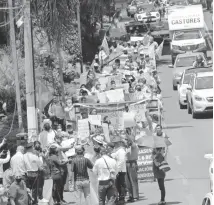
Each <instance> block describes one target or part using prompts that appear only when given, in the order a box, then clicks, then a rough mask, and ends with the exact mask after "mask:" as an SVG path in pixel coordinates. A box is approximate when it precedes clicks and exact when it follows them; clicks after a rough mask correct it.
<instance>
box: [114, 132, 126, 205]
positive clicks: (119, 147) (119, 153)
mask: <svg viewBox="0 0 214 205" xmlns="http://www.w3.org/2000/svg"><path fill="white" fill-rule="evenodd" d="M112 143H114V144H115V150H116V151H115V152H114V153H112V155H111V156H112V158H113V159H115V160H116V163H117V171H118V175H117V177H116V187H117V191H118V194H119V198H118V201H119V203H120V204H124V203H125V196H126V179H125V177H126V149H125V139H123V138H121V137H119V136H116V137H115V138H114V139H113V140H112Z"/></svg>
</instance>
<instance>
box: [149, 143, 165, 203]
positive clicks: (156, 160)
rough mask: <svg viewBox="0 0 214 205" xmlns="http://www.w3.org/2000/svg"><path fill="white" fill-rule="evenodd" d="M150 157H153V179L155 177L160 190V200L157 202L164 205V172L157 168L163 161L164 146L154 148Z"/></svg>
mask: <svg viewBox="0 0 214 205" xmlns="http://www.w3.org/2000/svg"><path fill="white" fill-rule="evenodd" d="M152 158H153V173H154V177H155V179H157V182H158V186H159V189H160V191H161V200H160V202H159V203H158V205H165V204H166V202H165V195H166V190H165V185H164V180H165V177H166V173H165V172H164V171H163V170H161V169H159V166H160V165H161V162H163V161H164V148H162V147H161V148H155V149H154V150H153V153H152Z"/></svg>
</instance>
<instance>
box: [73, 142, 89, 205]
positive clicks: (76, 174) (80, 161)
mask: <svg viewBox="0 0 214 205" xmlns="http://www.w3.org/2000/svg"><path fill="white" fill-rule="evenodd" d="M84 151H85V149H84V147H83V146H82V145H77V146H76V147H75V152H76V154H77V156H76V157H75V158H74V159H73V160H72V162H71V175H70V176H71V178H70V180H71V181H73V182H74V183H75V185H76V190H77V192H78V196H80V195H81V193H83V194H84V197H85V201H86V205H90V203H91V202H90V181H89V175H88V169H92V168H93V164H92V163H91V161H90V160H89V159H87V158H85V157H84ZM74 183H71V184H74Z"/></svg>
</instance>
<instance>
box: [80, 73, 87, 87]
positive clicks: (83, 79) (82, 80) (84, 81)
mask: <svg viewBox="0 0 214 205" xmlns="http://www.w3.org/2000/svg"><path fill="white" fill-rule="evenodd" d="M79 81H80V86H81V85H82V84H86V83H87V74H86V73H82V74H81V76H80V80H79Z"/></svg>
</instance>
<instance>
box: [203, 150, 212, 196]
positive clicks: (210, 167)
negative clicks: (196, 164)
mask: <svg viewBox="0 0 214 205" xmlns="http://www.w3.org/2000/svg"><path fill="white" fill-rule="evenodd" d="M204 158H205V159H208V160H210V166H209V176H210V191H211V192H213V155H212V154H205V155H204Z"/></svg>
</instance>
